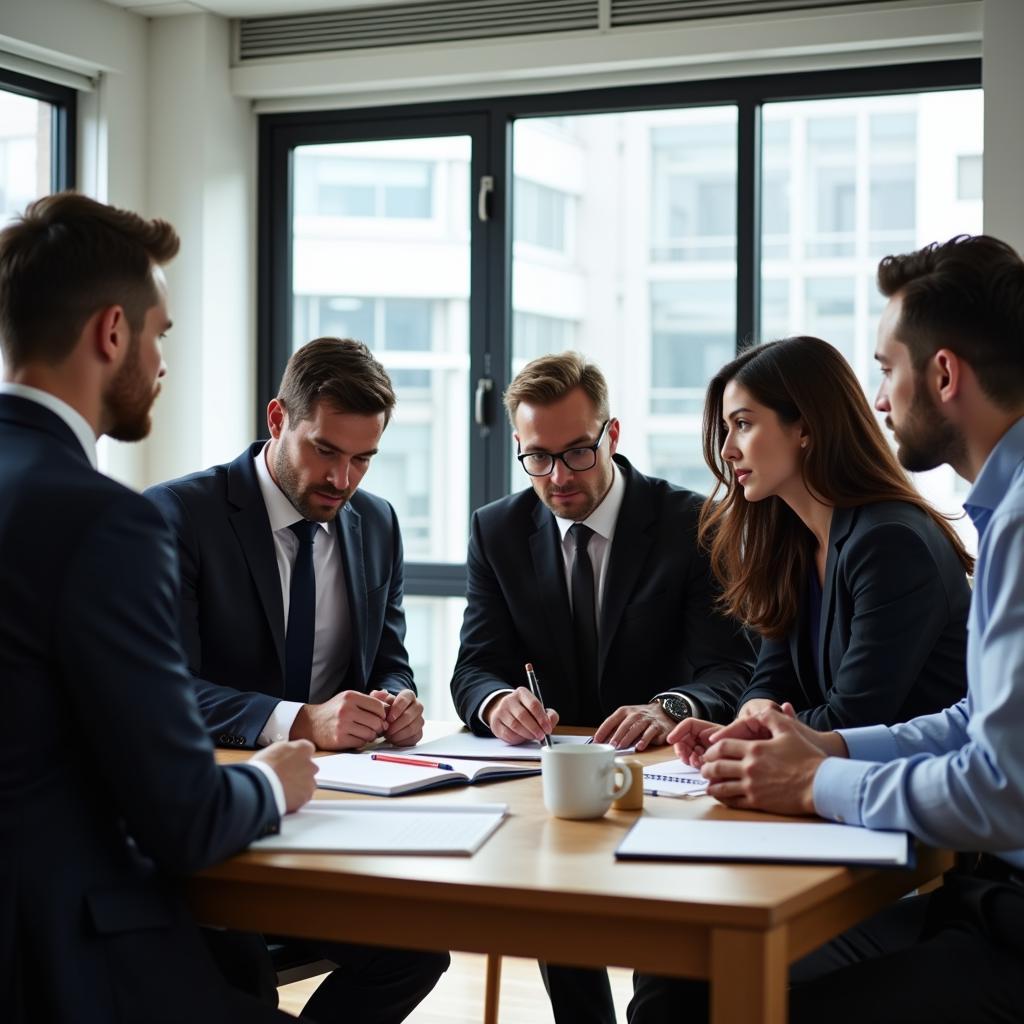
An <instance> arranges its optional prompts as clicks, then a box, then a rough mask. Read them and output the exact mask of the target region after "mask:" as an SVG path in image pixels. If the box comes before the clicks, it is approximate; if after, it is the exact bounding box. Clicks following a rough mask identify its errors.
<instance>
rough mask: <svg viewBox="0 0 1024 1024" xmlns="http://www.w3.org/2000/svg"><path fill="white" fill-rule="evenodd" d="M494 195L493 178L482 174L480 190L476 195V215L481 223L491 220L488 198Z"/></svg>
mask: <svg viewBox="0 0 1024 1024" xmlns="http://www.w3.org/2000/svg"><path fill="white" fill-rule="evenodd" d="M493 193H494V178H493V177H492V176H491V175H490V174H484V175H482V176H481V178H480V189H479V190H478V192H477V194H476V215H477V219H478V220H481V221H488V220H490V219H491V202H490V198H489V197H490V196H491V195H492V194H493Z"/></svg>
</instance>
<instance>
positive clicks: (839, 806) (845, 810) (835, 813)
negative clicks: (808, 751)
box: [813, 757, 875, 825]
mask: <svg viewBox="0 0 1024 1024" xmlns="http://www.w3.org/2000/svg"><path fill="white" fill-rule="evenodd" d="M874 770H875V765H874V764H873V763H871V762H870V761H851V760H849V758H845V757H827V758H825V760H824V761H822V762H821V765H820V766H819V767H818V771H817V772H816V773H815V776H814V790H813V795H814V809H815V811H817V813H818V814H819V815H820V816H821V817H822V818H830V819H831V820H832V821H838V822H839V823H840V824H842V825H863V824H864V819H863V817H862V815H861V804H862V803H863V797H864V786H865V783H866V780H867V777H868V775H870V774H871V773H872V772H873V771H874Z"/></svg>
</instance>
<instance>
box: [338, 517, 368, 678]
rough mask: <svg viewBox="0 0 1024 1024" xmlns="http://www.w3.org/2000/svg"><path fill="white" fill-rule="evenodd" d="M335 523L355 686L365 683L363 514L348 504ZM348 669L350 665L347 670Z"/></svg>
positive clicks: (350, 663)
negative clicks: (346, 596) (346, 601)
mask: <svg viewBox="0 0 1024 1024" xmlns="http://www.w3.org/2000/svg"><path fill="white" fill-rule="evenodd" d="M335 522H336V524H337V530H338V542H339V544H340V546H341V557H342V561H343V563H344V565H345V588H346V590H347V591H348V610H349V611H348V614H349V622H350V623H351V628H352V654H351V658H350V661H349V665H350V666H353V667H355V669H356V671H357V672H358V678H357V679H355V680H354V683H355V686H354V688H355V689H362V688H363V687H365V685H366V679H367V672H366V668H365V666H364V665H363V654H364V652H365V651H366V559H365V557H364V556H363V517H362V516H361V515H360V514H359V513H358V512H357V511H356V510H355V509H354V508H353V507H352V506H351V505H350V504H346V505H345V506H344V508H342V510H341V512H340V513H339V515H338V516H337V517H336V519H335ZM349 671H350V672H351V668H350V669H349Z"/></svg>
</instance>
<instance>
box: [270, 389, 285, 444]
mask: <svg viewBox="0 0 1024 1024" xmlns="http://www.w3.org/2000/svg"><path fill="white" fill-rule="evenodd" d="M287 425H288V413H287V412H285V408H284V406H283V405H282V404H281V400H280V399H278V398H272V399H271V400H270V402H269V403H268V405H267V427H268V428H269V429H270V436H271V437H272V438H273V439H274V440H275V441H276V440H277V439H278V438H279V437H280V436H281V434H282V432H283V431H284V429H285V427H286V426H287Z"/></svg>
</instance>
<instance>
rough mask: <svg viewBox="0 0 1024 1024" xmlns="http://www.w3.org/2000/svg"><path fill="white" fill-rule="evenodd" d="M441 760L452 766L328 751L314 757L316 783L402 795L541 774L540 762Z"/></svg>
mask: <svg viewBox="0 0 1024 1024" xmlns="http://www.w3.org/2000/svg"><path fill="white" fill-rule="evenodd" d="M406 749H408V748H406ZM403 753H405V751H403ZM444 763H445V764H448V765H451V770H449V769H447V768H424V767H421V766H420V765H411V764H395V763H394V762H393V761H374V760H373V759H372V758H371V757H370V755H369V754H330V755H328V756H327V757H319V758H317V760H316V767H317V773H316V784H317V787H318V788H319V789H340V790H343V791H345V792H348V793H369V794H371V795H372V796H401V795H402V794H403V793H418V792H420V791H421V790H424V789H437V788H438V787H440V786H465V785H472V784H474V783H476V782H491V781H494V780H496V779H515V778H519V777H520V776H525V775H539V774H540V766H539V765H537V764H536V763H530V764H523V765H518V764H498V763H496V762H493V761H466V760H458V759H456V758H454V757H445V758H444Z"/></svg>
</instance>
